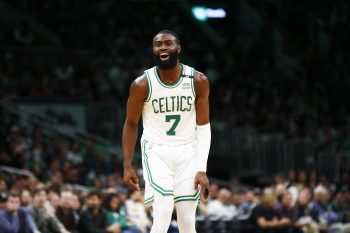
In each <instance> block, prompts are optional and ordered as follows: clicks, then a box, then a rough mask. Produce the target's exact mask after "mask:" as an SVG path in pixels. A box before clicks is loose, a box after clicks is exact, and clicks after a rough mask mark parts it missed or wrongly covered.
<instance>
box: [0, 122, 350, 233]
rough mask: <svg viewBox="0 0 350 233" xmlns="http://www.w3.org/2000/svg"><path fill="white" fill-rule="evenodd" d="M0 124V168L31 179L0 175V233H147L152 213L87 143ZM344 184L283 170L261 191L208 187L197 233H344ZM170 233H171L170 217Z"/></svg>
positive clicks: (347, 197)
mask: <svg viewBox="0 0 350 233" xmlns="http://www.w3.org/2000/svg"><path fill="white" fill-rule="evenodd" d="M0 119H1V123H0V139H1V140H0V143H1V145H0V164H1V165H6V166H8V167H12V168H20V169H25V170H28V171H31V172H32V173H33V176H29V175H26V174H21V173H18V172H16V171H15V170H14V171H13V172H11V171H9V170H6V169H5V170H2V167H0V200H1V201H0V202H1V203H2V204H1V208H2V209H3V210H2V211H0V232H22V231H17V230H18V229H19V228H18V227H19V226H21V227H27V228H28V229H27V231H23V232H50V233H52V232H84V233H85V232H124V233H138V232H142V233H145V232H148V230H149V227H150V225H151V223H152V209H148V208H145V207H144V203H143V202H144V200H143V193H142V192H139V191H131V190H129V189H128V188H127V187H125V185H124V184H123V182H122V177H121V172H122V168H121V167H120V165H119V164H118V163H117V162H116V161H113V160H105V159H104V157H105V156H106V154H103V153H102V152H99V151H98V150H96V148H95V146H94V144H93V143H92V142H89V141H87V142H86V143H85V144H84V143H80V142H79V141H75V140H72V141H66V140H65V139H64V138H63V137H61V136H59V135H57V136H53V137H50V136H47V135H45V131H43V129H42V128H40V127H39V126H36V127H33V129H32V130H31V131H28V132H27V131H26V130H25V129H23V128H19V127H18V126H17V125H15V124H13V122H12V121H14V120H15V119H10V120H11V121H10V122H8V120H6V119H7V118H4V117H0ZM111 157H112V158H114V159H116V157H117V156H111ZM138 168H139V169H138V170H137V174H138V175H139V176H140V180H141V181H142V169H140V165H138ZM349 176H350V174H349V171H346V170H345V171H342V174H340V177H339V179H338V180H332V179H333V178H334V176H332V177H331V178H332V179H331V178H330V177H327V176H326V175H325V174H318V173H317V172H316V171H303V170H301V171H298V172H297V173H296V172H295V171H292V170H291V171H289V172H288V174H285V175H284V174H278V175H276V177H275V178H274V180H273V181H269V183H266V184H265V185H263V186H250V185H251V184H242V183H240V182H238V181H236V180H232V181H230V182H223V181H216V180H212V181H211V185H210V200H209V201H208V202H207V203H200V205H199V208H198V211H197V220H198V221H197V228H198V232H200V233H210V232H224V230H225V229H226V232H229V233H230V232H232V233H233V232H241V233H242V232H243V233H244V232H246V233H248V232H254V233H256V232H271V233H282V232H283V233H285V232H291V233H292V232H295V233H299V232H305V233H309V232H310V233H314V232H332V233H335V232H347V230H346V229H349V228H348V225H347V224H348V222H349V220H350V212H349V211H350V186H349V184H350V180H349V178H350V177H349ZM255 185H258V184H255ZM141 186H143V185H142V184H141ZM96 190H98V191H96ZM14 219H16V220H14ZM23 224H24V225H23ZM9 229H12V231H11V230H9ZM86 229H89V230H86ZM94 229H95V230H94ZM213 229H214V230H213ZM215 229H216V230H215ZM170 232H171V233H176V232H178V230H177V225H176V215H175V213H174V218H173V221H172V225H171V228H170V229H169V233H170Z"/></svg>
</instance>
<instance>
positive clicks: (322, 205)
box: [310, 185, 337, 232]
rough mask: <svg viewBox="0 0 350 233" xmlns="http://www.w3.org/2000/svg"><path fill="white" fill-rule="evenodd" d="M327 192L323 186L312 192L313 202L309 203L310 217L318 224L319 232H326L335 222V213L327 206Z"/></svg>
mask: <svg viewBox="0 0 350 233" xmlns="http://www.w3.org/2000/svg"><path fill="white" fill-rule="evenodd" d="M328 197H329V191H328V190H327V189H326V188H325V187H324V186H321V185H319V186H317V187H316V188H315V190H314V201H313V202H312V203H311V207H310V216H311V217H312V219H313V220H314V221H315V222H317V223H318V227H319V230H320V231H321V232H327V231H328V227H329V226H330V225H331V224H332V223H335V222H336V221H337V215H336V213H335V212H334V211H333V210H332V209H331V208H330V206H328Z"/></svg>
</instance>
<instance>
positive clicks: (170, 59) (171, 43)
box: [153, 33, 181, 69]
mask: <svg viewBox="0 0 350 233" xmlns="http://www.w3.org/2000/svg"><path fill="white" fill-rule="evenodd" d="M180 51H181V46H180V45H179V44H178V41H177V40H176V37H175V36H173V35H171V34H168V33H160V34H158V35H156V36H155V37H154V39H153V59H154V62H155V64H156V66H157V67H158V68H159V69H171V68H174V67H175V65H176V63H177V62H178V59H179V53H180Z"/></svg>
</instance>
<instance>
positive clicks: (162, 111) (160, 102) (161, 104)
mask: <svg viewBox="0 0 350 233" xmlns="http://www.w3.org/2000/svg"><path fill="white" fill-rule="evenodd" d="M163 102H164V97H161V98H159V111H160V113H164V112H165V111H164V108H163V107H164V103H163Z"/></svg>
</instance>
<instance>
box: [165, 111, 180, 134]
mask: <svg viewBox="0 0 350 233" xmlns="http://www.w3.org/2000/svg"><path fill="white" fill-rule="evenodd" d="M180 119H181V116H180V115H165V121H166V122H170V121H172V120H174V123H173V125H172V126H171V127H170V129H169V130H168V131H166V135H168V136H174V135H176V132H175V129H176V127H177V125H178V124H179V122H180Z"/></svg>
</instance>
